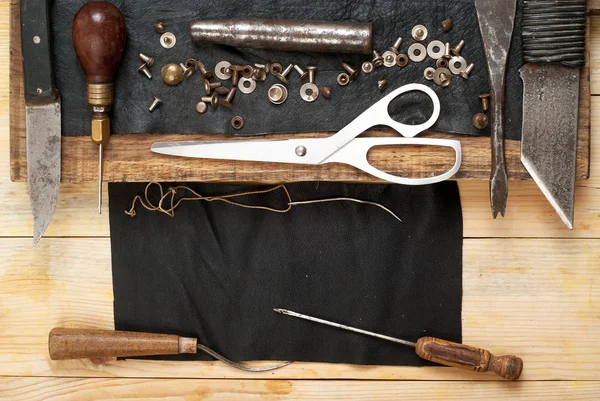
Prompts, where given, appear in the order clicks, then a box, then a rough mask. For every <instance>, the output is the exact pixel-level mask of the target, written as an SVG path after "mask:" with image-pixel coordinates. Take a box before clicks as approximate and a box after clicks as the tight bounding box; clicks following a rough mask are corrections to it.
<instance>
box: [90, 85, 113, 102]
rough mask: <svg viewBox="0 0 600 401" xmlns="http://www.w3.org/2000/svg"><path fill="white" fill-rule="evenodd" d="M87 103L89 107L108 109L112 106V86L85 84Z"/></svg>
mask: <svg viewBox="0 0 600 401" xmlns="http://www.w3.org/2000/svg"><path fill="white" fill-rule="evenodd" d="M87 101H88V104H89V105H90V106H105V107H110V106H112V104H113V84H112V83H109V84H91V83H88V84H87Z"/></svg>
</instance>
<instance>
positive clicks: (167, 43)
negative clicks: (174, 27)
mask: <svg viewBox="0 0 600 401" xmlns="http://www.w3.org/2000/svg"><path fill="white" fill-rule="evenodd" d="M176 43H177V38H176V37H175V35H173V34H172V33H171V32H165V33H163V35H162V36H161V37H160V44H161V45H162V47H164V48H165V49H171V48H172V47H173V46H175V44H176Z"/></svg>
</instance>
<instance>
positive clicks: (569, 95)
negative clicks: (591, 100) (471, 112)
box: [521, 0, 587, 229]
mask: <svg viewBox="0 0 600 401" xmlns="http://www.w3.org/2000/svg"><path fill="white" fill-rule="evenodd" d="M586 10H587V6H586V2H585V0H579V1H577V0H574V1H569V2H562V3H561V2H556V3H555V2H547V1H546V2H542V1H531V0H528V1H525V4H524V11H523V22H522V36H523V55H524V60H525V62H526V64H525V66H523V68H522V69H521V79H522V80H523V138H522V141H521V162H522V163H523V165H524V166H525V168H526V169H527V171H528V172H529V174H530V175H531V176H532V177H533V179H534V180H535V182H536V183H537V184H538V186H539V187H540V189H541V190H542V192H543V193H544V196H545V197H546V199H548V201H549V202H550V204H551V205H552V207H554V209H555V210H556V212H557V213H558V215H559V216H560V218H561V219H562V221H563V222H564V223H565V225H566V226H567V227H568V228H570V229H573V218H574V208H575V207H574V200H575V177H576V164H577V134H578V124H579V83H580V67H581V66H583V65H585V25H586ZM548 15H552V19H549V18H546V16H548ZM556 26H560V29H556Z"/></svg>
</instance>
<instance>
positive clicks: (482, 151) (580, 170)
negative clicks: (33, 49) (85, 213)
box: [10, 0, 590, 183]
mask: <svg viewBox="0 0 600 401" xmlns="http://www.w3.org/2000/svg"><path fill="white" fill-rule="evenodd" d="M17 5H18V1H17V0H11V11H10V12H11V22H10V26H11V38H12V40H11V42H10V50H11V51H10V54H11V62H10V73H11V78H10V104H11V107H10V111H11V120H10V133H11V142H10V149H11V153H10V155H11V156H10V157H11V179H12V180H14V181H24V180H26V179H27V165H26V149H25V108H24V101H23V94H22V92H23V90H22V71H21V70H22V66H21V49H20V32H19V29H18V27H19V20H18V18H19V8H18V6H17ZM589 35H590V30H588V38H589ZM589 79H590V73H589V62H588V67H586V68H584V69H583V72H582V78H581V90H580V96H581V100H580V110H581V112H580V124H579V125H580V128H579V131H580V132H579V145H578V163H577V177H579V178H587V177H588V176H589V137H590V83H589ZM115 112H118V110H116V111H115ZM379 135H380V134H379ZM386 135H393V134H392V133H391V132H389V131H386ZM322 136H323V134H316V133H312V134H303V135H296V136H294V137H322ZM423 136H424V137H429V136H435V137H439V138H453V139H460V141H461V143H462V145H463V163H462V168H461V170H460V171H459V172H458V173H457V175H456V178H458V179H489V175H490V140H489V138H485V137H470V136H463V135H452V134H436V133H426V134H424V135H423ZM272 137H273V136H270V137H269V138H272ZM275 137H276V138H277V139H283V138H289V137H290V136H289V135H287V136H286V135H275ZM184 138H185V139H186V140H196V139H197V140H202V139H212V140H221V139H231V138H228V137H226V136H222V135H186V136H185V137H182V136H181V135H175V134H171V135H152V134H147V133H145V134H144V133H140V134H135V135H115V136H113V138H112V140H111V143H110V144H109V145H108V146H107V148H106V152H105V170H104V171H105V174H104V180H106V181H110V182H122V181H128V182H134V181H205V182H265V183H272V182H292V181H308V180H311V181H344V182H347V181H351V182H365V183H369V182H381V181H380V180H377V179H375V178H374V177H372V176H370V175H368V174H366V173H363V172H360V171H357V170H356V169H354V168H353V167H349V166H345V165H337V164H336V165H331V166H329V165H327V166H305V165H288V164H271V163H256V162H234V161H219V160H201V159H187V158H176V157H168V156H163V155H157V154H153V153H152V152H150V145H151V144H152V143H153V142H156V141H174V140H182V139H184ZM62 154H63V163H62V180H63V181H64V182H89V181H95V180H96V179H97V167H96V165H97V149H96V147H95V146H94V145H93V144H92V143H91V141H90V139H89V138H88V137H64V138H63V153H62ZM420 156H421V155H420V153H419V152H418V151H417V150H416V149H411V150H409V151H407V150H405V149H403V151H402V152H400V151H398V150H390V151H387V150H386V151H378V152H377V153H374V154H373V155H372V156H371V158H370V160H371V161H372V163H373V164H376V165H377V166H378V167H380V168H381V169H383V170H384V171H386V172H389V173H392V174H397V175H402V174H412V175H415V176H429V175H431V174H432V173H433V174H440V173H443V172H444V171H446V170H447V169H445V168H444V167H445V163H439V160H445V159H444V153H440V154H439V155H435V156H433V155H430V157H427V158H420ZM413 159H414V160H413ZM415 160H418V161H419V163H416V162H415ZM407 161H410V162H407ZM506 162H507V169H508V172H509V176H510V178H512V179H528V178H530V177H529V174H528V173H527V171H526V170H525V169H524V167H523V166H522V164H521V162H520V144H519V142H517V141H506Z"/></svg>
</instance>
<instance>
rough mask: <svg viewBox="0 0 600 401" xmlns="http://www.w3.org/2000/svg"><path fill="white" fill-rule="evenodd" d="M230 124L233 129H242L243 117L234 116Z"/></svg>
mask: <svg viewBox="0 0 600 401" xmlns="http://www.w3.org/2000/svg"><path fill="white" fill-rule="evenodd" d="M231 126H232V127H233V128H234V129H242V128H244V119H243V118H242V117H240V116H235V117H233V118H232V119H231Z"/></svg>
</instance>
